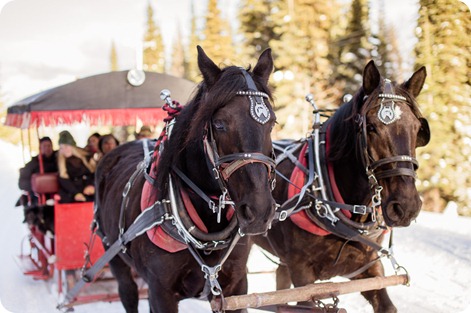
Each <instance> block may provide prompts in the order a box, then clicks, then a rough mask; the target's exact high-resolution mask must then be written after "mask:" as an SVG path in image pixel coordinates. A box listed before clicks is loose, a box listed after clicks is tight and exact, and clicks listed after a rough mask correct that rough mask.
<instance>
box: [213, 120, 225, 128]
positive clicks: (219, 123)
mask: <svg viewBox="0 0 471 313" xmlns="http://www.w3.org/2000/svg"><path fill="white" fill-rule="evenodd" d="M213 126H214V128H215V129H216V130H226V126H225V125H224V123H223V121H221V120H214V121H213Z"/></svg>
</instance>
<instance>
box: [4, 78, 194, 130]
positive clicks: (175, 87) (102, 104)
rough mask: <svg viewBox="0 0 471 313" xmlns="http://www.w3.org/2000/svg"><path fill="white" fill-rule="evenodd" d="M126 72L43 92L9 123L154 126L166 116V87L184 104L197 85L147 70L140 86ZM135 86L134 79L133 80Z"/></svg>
mask: <svg viewBox="0 0 471 313" xmlns="http://www.w3.org/2000/svg"><path fill="white" fill-rule="evenodd" d="M127 77H128V71H121V72H110V73H105V74H99V75H95V76H90V77H86V78H82V79H78V80H76V81H74V82H72V83H69V84H66V85H62V86H59V87H55V88H52V89H48V90H45V91H43V92H40V93H37V94H35V95H32V96H30V97H28V98H25V99H23V100H21V101H18V102H16V103H15V104H13V106H11V107H9V108H8V111H7V117H6V121H5V125H7V126H12V127H18V128H29V127H38V126H41V125H44V126H56V125H61V124H72V123H74V122H83V121H85V122H87V123H89V124H90V125H110V126H124V125H134V124H135V123H136V120H137V119H139V120H141V121H142V123H143V124H146V125H155V124H156V123H157V122H159V121H161V120H162V119H163V118H164V117H165V116H166V113H165V112H164V111H163V110H162V109H161V106H162V105H163V101H162V100H161V99H160V92H161V91H162V89H168V90H170V92H171V98H172V99H173V100H176V101H179V102H181V103H182V104H185V103H186V101H187V100H188V99H189V97H190V95H191V93H192V91H193V89H194V88H195V84H194V83H193V82H191V81H189V80H186V79H183V78H178V77H174V76H171V75H166V74H159V73H153V72H145V80H144V82H143V83H142V85H140V86H133V85H131V84H130V83H129V82H128V79H127ZM131 82H132V81H131Z"/></svg>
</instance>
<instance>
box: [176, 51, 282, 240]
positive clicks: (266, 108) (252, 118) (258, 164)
mask: <svg viewBox="0 0 471 313" xmlns="http://www.w3.org/2000/svg"><path fill="white" fill-rule="evenodd" d="M198 66H199V68H200V71H201V73H202V75H203V82H202V83H201V84H200V85H199V90H198V92H197V95H196V96H195V97H194V100H193V101H190V103H189V104H188V105H187V106H186V107H185V108H184V109H183V111H182V112H181V114H180V116H179V117H178V118H177V122H176V124H175V127H174V130H173V133H174V134H172V136H177V138H178V136H180V137H184V138H182V140H181V143H180V144H179V147H178V149H176V150H175V153H176V154H179V155H180V156H181V157H180V161H179V162H180V163H183V164H181V165H179V166H180V167H182V168H183V169H186V172H187V175H188V177H190V179H191V180H193V181H194V182H195V183H197V185H198V186H200V187H201V189H203V190H204V191H205V192H208V194H212V195H217V196H218V197H219V198H220V195H222V196H223V197H224V196H226V195H227V196H228V197H229V198H230V200H231V201H233V202H234V207H235V216H236V218H237V221H238V224H239V229H240V231H241V232H242V233H244V234H250V235H252V234H258V233H264V232H266V231H267V230H268V228H269V227H270V225H271V222H272V220H273V217H274V214H275V201H274V199H273V197H272V194H271V191H272V185H273V184H274V166H275V164H274V160H273V152H272V142H271V130H272V128H273V126H274V123H275V113H274V111H273V108H272V106H271V104H270V101H271V95H270V90H269V88H268V86H267V84H268V79H269V76H270V74H271V72H272V70H273V59H272V56H271V50H270V49H267V50H265V52H263V53H262V54H261V56H260V58H259V60H258V62H257V64H256V65H255V67H254V68H253V70H252V71H250V69H243V68H240V67H236V66H228V67H225V68H223V69H220V68H219V67H218V66H217V65H216V64H215V63H214V62H213V61H212V60H211V59H210V58H209V57H208V56H207V55H206V53H205V52H204V51H203V49H202V48H201V47H199V46H198ZM173 139H176V138H173ZM176 141H178V139H177V140H176ZM194 150H198V151H199V154H198V156H196V155H195V154H191V151H194ZM185 151H186V152H185ZM177 163H178V161H177ZM201 169H204V170H205V171H201ZM208 172H209V174H208ZM203 174H204V175H203Z"/></svg>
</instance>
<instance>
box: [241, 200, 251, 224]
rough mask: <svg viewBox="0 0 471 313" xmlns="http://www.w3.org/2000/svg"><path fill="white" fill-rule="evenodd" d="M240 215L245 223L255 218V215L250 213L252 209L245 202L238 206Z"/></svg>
mask: <svg viewBox="0 0 471 313" xmlns="http://www.w3.org/2000/svg"><path fill="white" fill-rule="evenodd" d="M239 211H240V217H241V218H242V219H243V220H245V221H246V222H247V223H251V222H253V221H254V220H255V215H254V214H253V213H252V209H251V208H250V206H248V205H247V204H243V205H241V206H240V208H239Z"/></svg>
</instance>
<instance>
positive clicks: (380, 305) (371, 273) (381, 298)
mask: <svg viewBox="0 0 471 313" xmlns="http://www.w3.org/2000/svg"><path fill="white" fill-rule="evenodd" d="M377 276H380V277H381V276H384V267H383V264H382V263H381V262H380V261H378V262H376V263H375V264H374V265H373V266H372V267H370V268H369V269H368V270H366V271H365V272H364V273H362V274H360V275H358V276H356V277H354V279H361V278H370V277H377ZM361 294H362V295H363V297H365V299H366V300H368V302H369V303H370V304H371V306H372V307H373V310H374V312H375V313H396V312H397V309H396V307H395V306H394V304H393V303H392V301H391V298H389V295H388V292H387V291H386V288H383V289H379V290H370V291H364V292H362V293H361Z"/></svg>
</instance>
